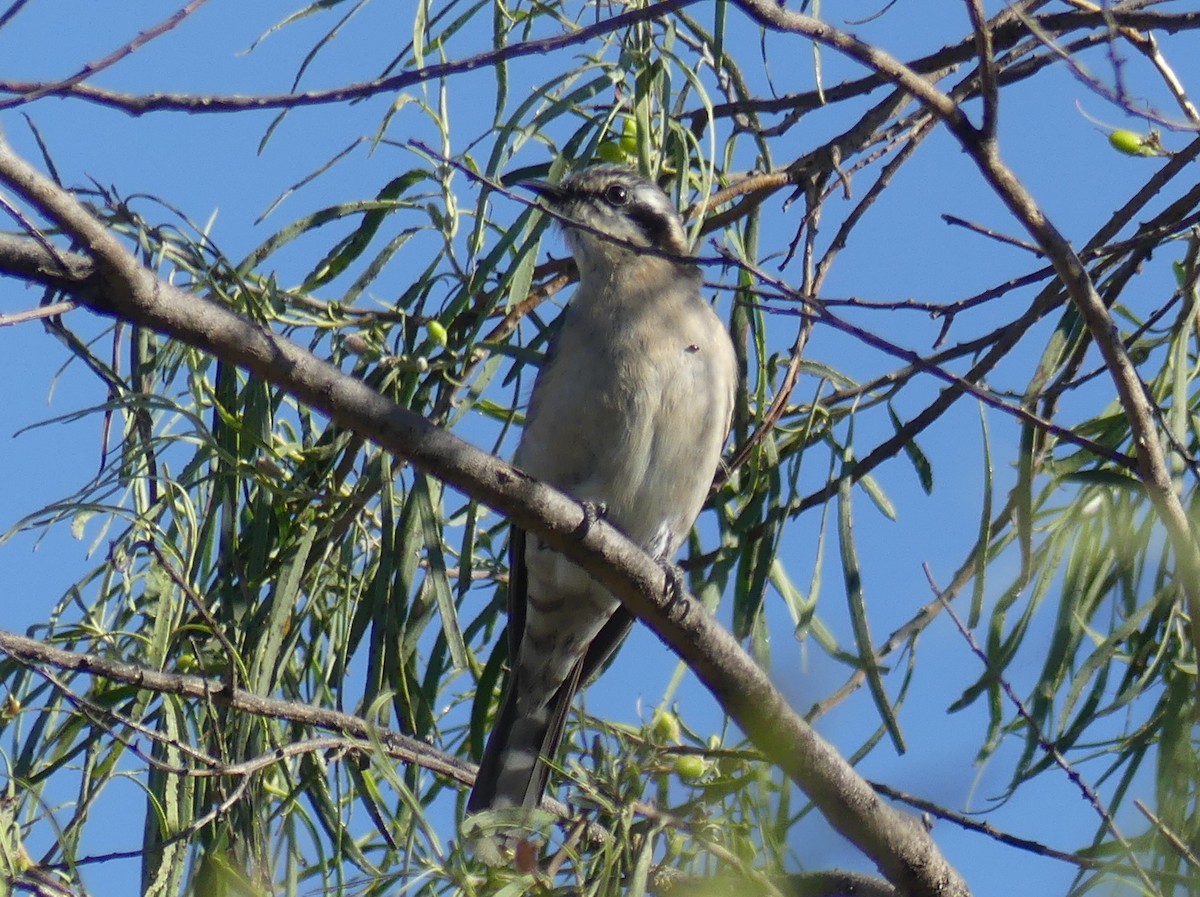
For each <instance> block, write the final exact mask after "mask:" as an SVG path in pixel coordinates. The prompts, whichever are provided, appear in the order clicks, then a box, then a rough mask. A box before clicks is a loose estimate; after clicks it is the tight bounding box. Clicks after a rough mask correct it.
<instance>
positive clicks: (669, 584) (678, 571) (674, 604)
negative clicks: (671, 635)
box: [662, 561, 690, 622]
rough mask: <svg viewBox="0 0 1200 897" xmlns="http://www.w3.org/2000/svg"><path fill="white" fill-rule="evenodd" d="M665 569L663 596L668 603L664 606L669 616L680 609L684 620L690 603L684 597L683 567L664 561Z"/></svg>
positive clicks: (663, 566) (680, 614) (663, 567)
mask: <svg viewBox="0 0 1200 897" xmlns="http://www.w3.org/2000/svg"><path fill="white" fill-rule="evenodd" d="M662 569H663V591H662V595H663V598H664V599H665V600H666V602H667V605H666V607H665V608H664V610H666V612H667V616H668V617H673V616H674V615H675V612H676V610H677V609H678V610H679V612H680V613H679V619H680V621H681V622H682V621H683V620H685V619H687V614H688V609H689V607H690V605H689V604H688V602H687V601H686V600H685V599H684V597H683V596H684V589H683V568H682V567H678V566H676V565H675V564H669V563H667V562H666V561H663V562H662Z"/></svg>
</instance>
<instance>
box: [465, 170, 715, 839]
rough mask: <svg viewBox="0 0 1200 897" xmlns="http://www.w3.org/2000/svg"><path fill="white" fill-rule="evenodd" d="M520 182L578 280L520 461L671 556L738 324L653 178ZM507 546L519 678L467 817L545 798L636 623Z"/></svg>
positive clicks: (689, 508) (705, 485) (580, 578)
mask: <svg viewBox="0 0 1200 897" xmlns="http://www.w3.org/2000/svg"><path fill="white" fill-rule="evenodd" d="M523 186H526V187H528V188H529V189H531V190H532V191H534V192H535V193H537V194H538V195H539V196H540V197H541V199H542V200H543V202H544V203H545V205H546V206H547V207H548V208H549V209H550V210H551V211H553V212H555V213H557V215H558V216H559V217H560V219H562V224H563V228H564V231H565V236H566V242H567V245H568V247H569V248H570V250H571V254H572V255H573V256H574V258H575V263H576V265H577V266H578V268H579V286H578V288H577V289H576V291H575V295H574V296H573V297H572V299H571V302H570V304H569V306H568V307H567V310H566V311H565V312H564V313H563V320H562V323H561V328H560V329H559V331H558V334H557V336H556V337H555V339H554V340H553V342H552V344H551V346H550V351H549V354H548V356H547V359H546V363H545V364H544V366H543V367H542V370H541V372H540V373H539V375H538V377H537V380H536V381H535V383H534V387H533V393H532V395H531V398H530V403H529V411H528V414H527V416H526V420H525V430H524V433H523V435H522V437H521V441H520V444H519V446H518V447H517V451H516V456H515V458H514V463H515V464H516V466H517V467H519V468H521V469H522V470H524V471H525V472H526V473H528V474H529V475H530V476H532V477H534V478H535V479H538V480H541V481H543V482H546V483H549V484H550V485H552V486H555V487H556V488H558V489H559V490H561V491H562V492H565V493H566V494H568V495H570V496H572V497H573V498H576V499H578V500H580V501H582V502H588V503H590V504H592V505H594V506H597V507H599V508H600V509H601V513H603V515H604V517H605V519H606V520H608V522H609V523H611V524H613V525H614V526H616V527H617V528H619V529H620V530H621V531H622V532H624V533H625V535H627V536H628V537H629V538H630V539H631V540H633V541H634V542H636V543H637V544H638V545H640V546H642V548H644V549H645V550H646V552H647V553H649V554H650V555H652V556H653V557H655V558H657V559H659V560H661V561H663V562H669V561H670V560H671V559H672V558H674V556H675V553H676V551H678V549H679V547H680V545H681V544H682V543H683V541H684V539H685V538H686V537H687V534H688V532H689V530H691V528H692V524H693V523H694V522H695V520H696V516H697V515H698V514H699V513H700V508H701V506H702V505H703V504H704V500H705V498H706V497H707V495H708V491H709V488H710V487H711V485H712V481H713V475H714V473H715V472H716V469H717V465H718V463H719V461H720V456H721V449H722V446H723V445H724V444H725V437H726V436H727V434H728V432H729V423H730V416H731V414H732V411H733V400H734V390H735V388H736V386H737V366H736V362H735V359H734V352H733V345H732V343H731V342H730V339H729V334H728V332H727V331H726V329H725V327H724V325H723V324H722V323H721V320H720V318H718V317H717V315H716V314H715V313H714V312H713V310H712V308H711V307H710V306H709V304H708V303H707V302H706V301H705V300H704V298H703V297H702V296H701V295H700V283H701V280H700V271H699V269H698V268H697V267H696V265H695V264H694V263H693V262H691V261H690V260H689V259H690V257H691V256H690V252H689V248H688V243H687V239H686V236H685V233H684V229H683V222H682V221H681V220H680V217H679V213H678V212H677V211H676V209H675V207H674V206H673V205H672V203H671V201H670V199H669V198H668V197H667V195H666V194H665V193H663V191H662V190H660V189H659V188H658V187H657V186H655V185H654V184H652V183H650V182H649V181H647V180H645V179H643V178H641V177H639V176H638V175H636V174H634V173H633V172H631V171H629V170H627V169H624V168H621V167H617V166H611V165H601V166H596V167H593V168H587V169H584V170H582V171H579V172H577V173H575V174H573V175H571V176H570V177H568V178H567V179H566V180H564V181H563V182H562V183H561V184H558V185H555V184H550V183H547V182H545V181H533V182H528V183H526V184H524V185H523ZM647 250H649V252H647ZM509 557H510V565H511V571H510V580H509V608H508V613H509V619H508V633H509V674H508V680H507V684H506V688H505V693H504V698H503V703H502V706H501V709H500V712H499V716H498V717H497V719H496V721H495V727H494V728H493V730H492V733H491V736H490V738H489V739H488V743H487V748H486V750H485V751H484V755H483V760H482V762H481V764H480V767H479V774H478V776H477V777H476V779H475V786H474V788H473V789H472V791H471V795H470V798H469V799H468V801H467V812H468V814H474V813H479V812H481V811H484V810H492V809H501V808H527V809H528V808H535V807H537V806H538V805H539V804H540V803H541V799H542V794H543V792H544V791H545V789H546V778H547V775H548V774H549V768H548V766H547V763H546V761H547V760H551V761H553V759H554V757H555V755H556V753H557V750H558V745H559V741H560V740H561V738H562V734H563V726H564V724H565V722H566V715H567V711H568V709H569V707H570V703H571V698H572V697H573V696H574V694H575V691H576V689H577V688H578V687H579V686H580V684H581V683H582V682H584V681H586V680H587V679H588V677H589V676H591V675H592V674H593V673H595V672H596V671H597V670H598V669H599V668H600V667H601V666H602V665H603V664H604V662H605V661H606V660H607V659H608V658H609V657H610V656H611V654H612V653H613V651H615V650H616V648H617V646H618V645H619V644H620V643H621V641H622V639H624V637H625V635H626V633H627V632H628V631H629V627H630V625H631V623H632V619H633V618H632V616H631V615H630V614H629V613H628V612H627V611H626V610H624V608H622V607H621V605H620V602H619V601H618V600H617V599H616V598H615V597H613V596H612V594H610V593H609V591H608V590H607V589H605V588H604V587H603V586H601V585H600V584H599V583H598V582H596V581H595V580H594V579H593V578H592V577H591V576H590V575H589V574H588V573H586V572H584V570H583V569H581V568H580V567H578V566H577V565H576V564H574V563H573V562H571V561H569V560H567V559H566V558H565V557H563V556H562V555H560V554H558V553H556V552H554V551H552V550H551V549H549V548H548V547H546V546H545V545H543V544H542V543H541V542H540V540H539V539H538V538H537V537H536V536H534V535H527V534H526V533H524V532H523V531H521V530H520V529H517V528H516V527H514V528H513V532H512V538H511V541H510V555H509ZM477 852H478V849H477Z"/></svg>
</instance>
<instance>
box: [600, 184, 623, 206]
mask: <svg viewBox="0 0 1200 897" xmlns="http://www.w3.org/2000/svg"><path fill="white" fill-rule="evenodd" d="M604 198H605V199H606V200H607V201H608V204H609V205H613V206H623V205H625V203H627V202H629V191H628V190H626V189H625V188H624V187H622V186H621V185H620V184H610V185H609V186H607V187H605V188H604Z"/></svg>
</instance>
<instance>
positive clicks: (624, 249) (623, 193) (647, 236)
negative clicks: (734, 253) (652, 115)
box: [521, 165, 690, 274]
mask: <svg viewBox="0 0 1200 897" xmlns="http://www.w3.org/2000/svg"><path fill="white" fill-rule="evenodd" d="M521 186H523V187H526V188H528V189H530V190H532V191H533V192H534V193H536V194H538V196H540V197H541V198H542V200H543V202H545V204H546V206H547V207H549V208H550V210H551V211H553V212H556V213H557V214H558V215H560V216H562V218H563V219H566V220H563V221H561V223H562V225H563V229H564V232H565V234H566V240H567V245H568V246H569V247H570V249H571V254H572V255H573V256H574V257H575V262H576V264H578V265H579V268H580V273H581V274H586V272H588V271H589V270H594V269H597V268H604V267H611V266H614V265H621V264H627V263H629V262H630V261H633V260H635V259H638V258H652V257H654V256H651V255H647V254H646V253H641V252H638V249H640V248H644V249H650V250H655V251H657V252H661V253H667V254H670V255H677V256H688V255H690V252H689V250H688V242H687V236H686V235H685V233H684V230H683V221H682V220H680V217H679V212H678V211H676V209H675V206H674V204H673V203H672V202H671V200H670V198H669V197H668V196H667V194H665V193H663V191H662V190H660V189H659V188H658V187H657V186H656V185H655V184H653V183H651V182H650V181H648V180H646V179H645V178H643V177H641V176H639V175H637V174H635V173H634V172H632V171H630V170H629V169H627V168H621V167H620V166H617V165H597V166H594V167H592V168H585V169H583V170H582V171H577V172H575V173H574V174H572V175H571V176H570V177H568V178H567V179H566V180H564V181H563V182H562V183H561V184H551V183H549V182H548V181H525V182H524V183H523V184H522V185H521ZM610 237H611V238H613V239H609V238H610Z"/></svg>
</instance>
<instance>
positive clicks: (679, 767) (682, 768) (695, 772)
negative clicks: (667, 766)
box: [675, 754, 708, 782]
mask: <svg viewBox="0 0 1200 897" xmlns="http://www.w3.org/2000/svg"><path fill="white" fill-rule="evenodd" d="M706 772H708V764H707V763H706V762H705V761H704V758H703V757H700V756H697V755H696V754H684V755H683V756H682V757H676V758H675V775H677V776H679V778H681V779H683V781H685V782H695V781H698V780H699V779H701V778H703V777H704V774H705V773H706Z"/></svg>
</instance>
